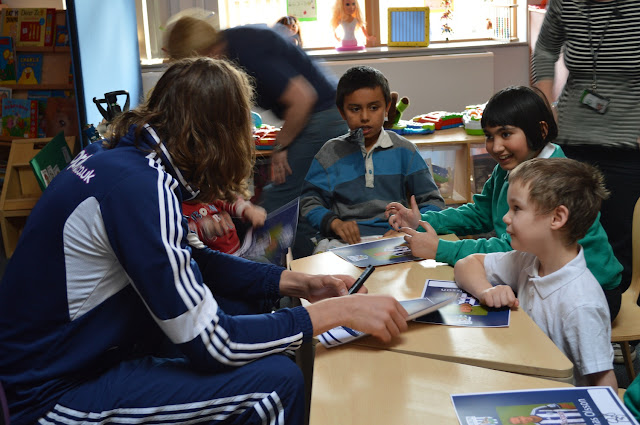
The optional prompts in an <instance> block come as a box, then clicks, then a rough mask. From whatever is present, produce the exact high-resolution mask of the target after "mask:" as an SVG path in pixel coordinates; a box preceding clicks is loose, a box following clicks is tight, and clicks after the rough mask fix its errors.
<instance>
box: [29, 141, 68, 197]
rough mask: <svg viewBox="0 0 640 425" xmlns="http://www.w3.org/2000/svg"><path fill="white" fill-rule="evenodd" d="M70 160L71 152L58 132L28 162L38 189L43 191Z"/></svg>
mask: <svg viewBox="0 0 640 425" xmlns="http://www.w3.org/2000/svg"><path fill="white" fill-rule="evenodd" d="M71 159H72V157H71V150H70V149H69V146H68V145H67V141H66V139H65V138H64V133H63V132H60V133H58V134H57V135H56V136H55V137H54V138H53V139H51V141H49V143H47V144H46V145H45V146H44V147H43V148H42V149H41V150H40V152H38V153H37V154H36V155H35V156H34V157H33V158H31V160H30V161H29V164H30V165H31V168H32V169H33V172H34V173H35V175H36V180H37V181H38V184H39V185H40V189H42V190H43V191H44V190H45V189H46V188H47V186H49V184H50V183H51V180H53V178H54V177H55V176H57V175H58V173H60V171H62V170H64V168H65V167H66V166H67V165H68V164H69V163H70V162H71Z"/></svg>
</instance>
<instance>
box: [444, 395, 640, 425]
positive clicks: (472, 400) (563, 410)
mask: <svg viewBox="0 0 640 425" xmlns="http://www.w3.org/2000/svg"><path fill="white" fill-rule="evenodd" d="M451 401H452V402H453V406H454V408H455V410H456V415H457V416H458V422H460V424H461V425H481V424H483V425H485V424H486V425H509V424H525V423H542V424H585V425H586V424H590V425H592V424H599V425H609V424H629V425H631V424H635V425H638V422H637V421H636V419H635V418H634V417H633V415H631V413H630V412H629V410H628V409H627V408H626V406H625V405H624V403H623V402H622V400H620V398H619V397H618V395H617V394H616V393H615V392H614V391H613V390H612V389H611V387H572V388H548V389H536V390H518V391H504V392H487V393H470V394H452V395H451Z"/></svg>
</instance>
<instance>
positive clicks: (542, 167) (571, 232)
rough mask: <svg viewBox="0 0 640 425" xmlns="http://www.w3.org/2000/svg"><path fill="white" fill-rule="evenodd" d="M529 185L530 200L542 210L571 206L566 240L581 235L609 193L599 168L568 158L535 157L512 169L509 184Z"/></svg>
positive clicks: (544, 211)
mask: <svg viewBox="0 0 640 425" xmlns="http://www.w3.org/2000/svg"><path fill="white" fill-rule="evenodd" d="M514 183H520V184H521V185H522V186H524V187H528V188H529V200H530V201H531V202H532V203H533V204H534V205H535V207H536V210H537V212H538V213H540V214H548V213H550V212H551V211H553V210H554V209H555V208H557V207H559V206H560V205H564V206H565V207H567V210H569V218H568V220H567V223H566V224H565V225H564V230H565V235H566V238H565V239H566V242H567V243H568V244H572V243H575V242H577V241H578V240H579V239H582V238H583V237H584V236H585V235H586V234H587V231H588V230H589V228H590V227H591V226H592V225H593V222H594V221H595V220H596V218H597V217H598V213H599V212H600V206H601V204H602V201H603V200H605V199H607V198H608V197H609V191H607V189H606V187H605V184H604V177H603V176H602V173H601V172H600V171H598V169H597V168H596V167H594V166H592V165H589V164H586V163H584V162H579V161H576V160H573V159H569V158H533V159H530V160H528V161H524V162H523V163H521V164H520V165H518V166H517V167H516V168H514V169H513V170H511V172H510V173H509V184H510V185H511V184H514Z"/></svg>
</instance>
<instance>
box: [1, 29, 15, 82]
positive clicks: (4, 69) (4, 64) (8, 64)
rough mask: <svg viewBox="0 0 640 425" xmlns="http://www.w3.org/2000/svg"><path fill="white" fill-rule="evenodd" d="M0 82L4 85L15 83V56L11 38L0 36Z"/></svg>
mask: <svg viewBox="0 0 640 425" xmlns="http://www.w3.org/2000/svg"><path fill="white" fill-rule="evenodd" d="M0 81H1V82H3V83H5V84H15V83H16V54H15V51H14V48H13V38H11V37H8V36H0Z"/></svg>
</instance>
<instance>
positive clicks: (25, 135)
mask: <svg viewBox="0 0 640 425" xmlns="http://www.w3.org/2000/svg"><path fill="white" fill-rule="evenodd" d="M0 8H1V9H0V13H1V15H0V113H1V122H0V185H1V186H2V192H1V197H0V199H1V201H0V224H1V226H0V227H2V236H3V241H4V244H5V251H6V252H5V254H6V255H7V256H9V255H10V254H11V252H12V250H13V249H12V248H11V249H9V250H7V248H8V246H7V243H8V242H9V245H11V240H14V239H15V240H16V241H17V238H14V237H13V236H16V234H15V232H18V233H19V230H20V229H21V228H22V227H21V225H22V224H23V221H24V220H25V219H26V216H28V215H29V212H30V211H31V208H32V207H33V205H35V202H36V201H37V199H38V198H39V196H40V194H41V191H40V190H39V188H38V190H35V191H33V193H31V195H33V196H26V195H25V193H27V192H28V191H27V192H24V191H23V190H22V189H26V187H24V186H20V187H21V191H19V193H21V194H22V195H24V196H22V195H21V196H19V197H18V198H15V199H12V194H11V193H7V192H11V191H13V192H15V191H16V188H15V187H12V188H7V185H8V183H9V182H8V180H9V176H10V173H13V174H14V179H17V181H22V180H24V178H25V177H24V176H25V175H27V174H28V173H31V174H33V171H32V170H31V168H30V166H29V165H28V161H29V159H30V158H27V159H26V161H23V162H25V163H26V165H25V164H22V165H21V163H20V162H15V161H14V163H13V164H8V162H10V158H11V157H12V155H14V152H13V151H14V150H15V149H16V141H18V140H21V139H38V138H40V139H42V140H48V139H45V138H51V137H53V136H55V135H56V134H58V133H59V132H60V131H63V132H64V134H65V136H75V137H77V136H78V135H79V129H78V125H77V118H76V116H77V109H76V108H77V106H76V100H75V92H74V86H73V76H72V67H71V50H70V47H69V36H68V30H67V27H66V15H65V11H64V10H56V9H51V8H10V7H4V6H3V5H0ZM14 156H15V155H14ZM15 176H20V177H15ZM16 193H17V192H16ZM14 194H15V193H14ZM27 194H28V193H27ZM7 196H8V197H7ZM11 229H13V230H11ZM12 235H13V236H12ZM7 239H9V241H8V240H7Z"/></svg>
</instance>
